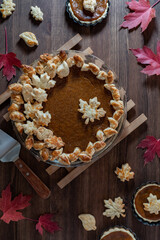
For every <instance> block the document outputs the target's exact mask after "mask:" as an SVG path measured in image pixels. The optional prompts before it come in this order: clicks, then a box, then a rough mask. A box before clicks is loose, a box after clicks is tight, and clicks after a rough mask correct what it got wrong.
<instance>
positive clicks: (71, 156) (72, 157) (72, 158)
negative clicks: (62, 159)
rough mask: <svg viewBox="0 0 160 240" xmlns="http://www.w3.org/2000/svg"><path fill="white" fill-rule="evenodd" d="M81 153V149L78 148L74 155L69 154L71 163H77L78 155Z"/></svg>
mask: <svg viewBox="0 0 160 240" xmlns="http://www.w3.org/2000/svg"><path fill="white" fill-rule="evenodd" d="M80 153H81V149H80V148H78V147H76V148H75V149H74V151H73V153H70V154H68V157H69V161H70V162H75V161H76V160H77V159H78V155H79V154H80Z"/></svg>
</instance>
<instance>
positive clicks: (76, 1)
mask: <svg viewBox="0 0 160 240" xmlns="http://www.w3.org/2000/svg"><path fill="white" fill-rule="evenodd" d="M85 1H86V9H85V8H84V6H83V2H85ZM85 1H83V0H67V1H66V11H67V12H68V14H69V17H70V18H71V19H72V20H73V21H74V22H75V23H78V24H80V25H81V26H86V27H89V26H95V25H96V24H97V23H100V22H102V20H103V19H105V18H106V17H107V15H108V11H109V6H110V2H109V0H85ZM88 2H93V4H95V5H93V6H91V3H88Z"/></svg>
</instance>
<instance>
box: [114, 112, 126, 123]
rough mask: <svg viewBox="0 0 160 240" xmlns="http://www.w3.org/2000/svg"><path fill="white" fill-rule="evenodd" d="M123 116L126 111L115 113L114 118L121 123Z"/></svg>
mask: <svg viewBox="0 0 160 240" xmlns="http://www.w3.org/2000/svg"><path fill="white" fill-rule="evenodd" d="M123 114H124V111H123V110H117V111H115V112H114V114H113V118H114V119H115V120H116V121H119V120H120V118H121V117H122V115H123Z"/></svg>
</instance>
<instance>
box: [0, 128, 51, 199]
mask: <svg viewBox="0 0 160 240" xmlns="http://www.w3.org/2000/svg"><path fill="white" fill-rule="evenodd" d="M20 149H21V145H20V144H19V142H17V141H16V140H15V139H14V138H12V137H11V136H9V135H8V134H7V133H5V132H4V131H2V130H1V129H0V161H1V162H14V164H15V165H16V167H17V168H18V169H19V171H20V172H21V173H22V175H23V176H24V177H25V178H26V180H27V181H28V182H29V183H30V185H31V186H32V187H33V188H34V190H35V191H36V192H37V194H38V195H39V196H40V197H41V198H44V199H46V198H48V197H49V196H50V193H51V192H50V190H49V189H48V187H47V186H46V185H45V184H44V183H43V182H42V181H41V180H40V179H39V178H38V177H37V176H36V175H35V173H34V172H33V171H32V170H31V169H30V168H29V167H28V166H27V165H26V164H25V163H24V162H23V161H22V160H21V159H20V158H19V152H20Z"/></svg>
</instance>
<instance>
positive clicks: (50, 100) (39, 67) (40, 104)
mask: <svg viewBox="0 0 160 240" xmlns="http://www.w3.org/2000/svg"><path fill="white" fill-rule="evenodd" d="M22 69H23V74H22V75H21V77H20V81H19V83H15V84H12V85H10V86H9V89H10V90H11V102H12V104H11V106H10V107H9V109H8V111H9V115H10V119H11V120H13V121H14V122H15V126H16V128H17V130H18V131H19V132H20V133H21V134H25V135H26V139H25V145H26V147H27V148H28V149H31V148H34V149H35V150H38V151H39V153H40V156H41V157H42V159H43V160H44V161H47V160H50V161H52V162H54V161H55V160H58V162H59V163H61V164H64V165H70V164H71V163H73V162H76V161H77V160H80V161H81V162H89V161H91V159H92V157H93V155H94V154H95V152H98V151H100V150H101V149H103V148H104V147H105V146H106V140H107V139H109V138H111V137H112V136H114V135H115V134H117V130H116V129H117V128H118V126H119V123H120V119H121V117H122V116H123V114H124V105H123V101H122V100H121V99H120V92H119V90H118V89H117V87H116V85H115V84H114V74H113V72H112V71H111V70H109V71H108V72H105V71H103V70H101V69H100V68H99V67H98V66H97V65H95V64H94V63H91V62H89V63H86V62H85V61H84V59H83V57H82V56H81V55H79V54H74V55H73V56H71V57H68V56H67V54H66V52H65V51H61V52H59V53H58V54H57V55H55V56H53V55H51V54H43V55H41V56H40V59H39V60H38V61H36V62H35V63H34V65H33V66H28V65H23V66H22Z"/></svg>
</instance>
